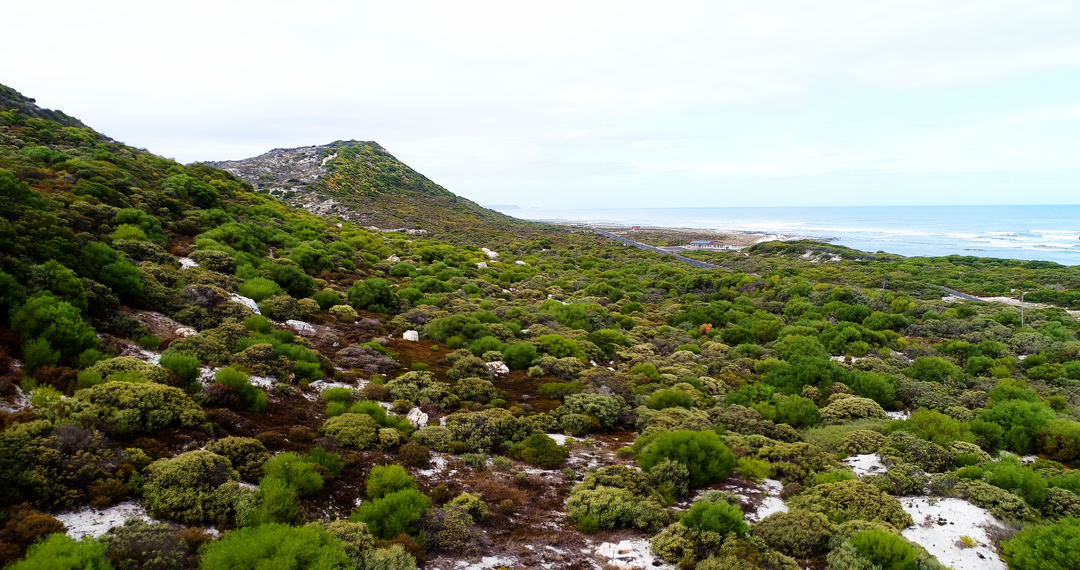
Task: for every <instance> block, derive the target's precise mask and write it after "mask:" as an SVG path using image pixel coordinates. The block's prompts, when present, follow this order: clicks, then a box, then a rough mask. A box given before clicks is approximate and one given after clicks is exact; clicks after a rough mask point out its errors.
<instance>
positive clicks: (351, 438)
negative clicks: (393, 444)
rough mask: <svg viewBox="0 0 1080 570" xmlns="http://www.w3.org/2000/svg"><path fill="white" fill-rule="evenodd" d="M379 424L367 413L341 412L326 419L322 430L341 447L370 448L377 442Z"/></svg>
mask: <svg viewBox="0 0 1080 570" xmlns="http://www.w3.org/2000/svg"><path fill="white" fill-rule="evenodd" d="M378 430H379V425H378V424H376V423H375V420H373V419H371V416H369V415H367V414H341V415H340V416H335V417H332V418H329V419H327V420H326V422H325V423H324V424H323V427H322V431H323V433H325V434H326V435H328V436H330V437H332V438H334V439H336V440H337V442H338V444H339V445H341V446H342V447H347V448H351V449H371V448H372V447H375V446H376V445H377V444H378V442H379V437H378Z"/></svg>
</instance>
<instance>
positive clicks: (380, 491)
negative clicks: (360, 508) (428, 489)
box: [367, 465, 416, 501]
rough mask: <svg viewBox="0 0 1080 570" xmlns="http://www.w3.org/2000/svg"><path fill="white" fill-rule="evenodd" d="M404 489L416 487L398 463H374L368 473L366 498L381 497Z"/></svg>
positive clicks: (372, 499) (375, 498)
mask: <svg viewBox="0 0 1080 570" xmlns="http://www.w3.org/2000/svg"><path fill="white" fill-rule="evenodd" d="M406 489H416V483H415V482H414V481H413V478H412V476H410V475H409V474H408V473H407V472H406V471H405V469H403V468H402V467H401V466H400V465H376V466H375V467H372V468H371V473H369V474H368V478H367V498H368V500H371V501H374V500H377V499H381V498H383V497H385V496H387V495H389V494H390V493H396V492H398V491H404V490H406Z"/></svg>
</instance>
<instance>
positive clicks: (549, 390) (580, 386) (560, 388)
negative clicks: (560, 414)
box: [536, 382, 585, 400]
mask: <svg viewBox="0 0 1080 570" xmlns="http://www.w3.org/2000/svg"><path fill="white" fill-rule="evenodd" d="M584 390H585V383H584V382H545V383H543V384H541V385H540V387H539V388H537V390H536V391H537V393H538V394H540V395H541V396H543V397H545V398H553V399H560V400H561V399H563V398H565V397H567V396H569V395H570V394H580V393H581V392H583V391H584Z"/></svg>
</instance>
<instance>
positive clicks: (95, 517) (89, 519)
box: [53, 501, 157, 540]
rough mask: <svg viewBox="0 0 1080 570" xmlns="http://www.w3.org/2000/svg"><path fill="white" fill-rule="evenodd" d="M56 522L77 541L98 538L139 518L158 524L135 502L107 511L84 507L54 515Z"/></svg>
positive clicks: (124, 503)
mask: <svg viewBox="0 0 1080 570" xmlns="http://www.w3.org/2000/svg"><path fill="white" fill-rule="evenodd" d="M53 516H54V517H56V520H58V521H60V522H62V523H64V526H66V527H67V535H68V536H70V537H71V538H74V539H76V540H78V539H81V538H82V537H84V536H93V537H98V536H101V535H103V534H105V533H106V532H108V531H109V529H110V528H113V527H117V526H122V525H123V524H124V521H126V520H128V519H130V518H139V519H142V520H144V521H147V522H157V521H154V520H153V519H151V518H150V516H149V515H147V514H146V509H145V508H143V506H142V505H140V504H139V503H136V502H135V501H124V502H123V503H120V504H117V505H113V506H111V507H109V508H107V509H102V510H99V509H96V508H94V507H83V508H81V509H79V510H77V511H66V512H62V513H55V514H53Z"/></svg>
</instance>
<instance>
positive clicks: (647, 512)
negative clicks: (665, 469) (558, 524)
mask: <svg viewBox="0 0 1080 570" xmlns="http://www.w3.org/2000/svg"><path fill="white" fill-rule="evenodd" d="M567 507H568V514H569V516H570V518H571V520H573V521H575V523H577V524H579V525H584V526H585V527H587V528H593V523H592V521H593V519H595V521H596V524H595V528H597V529H601V528H604V529H608V528H636V529H650V528H657V527H659V526H662V525H666V524H668V522H670V520H671V517H670V514H669V513H668V512H667V511H666V510H665V509H664V506H663V505H662V504H661V503H660V497H659V496H658V495H657V494H656V493H655V490H654V489H653V488H652V486H651V485H650V483H649V480H648V478H647V477H646V476H645V474H643V473H641V472H639V471H637V470H636V469H633V468H630V467H626V466H622V465H615V466H610V467H604V468H603V469H600V470H598V471H595V472H593V473H589V474H588V475H586V476H585V479H584V480H583V481H582V482H581V483H579V484H578V485H576V486H574V488H573V489H572V490H571V491H570V497H569V499H568V500H567ZM583 521H584V522H583Z"/></svg>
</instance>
